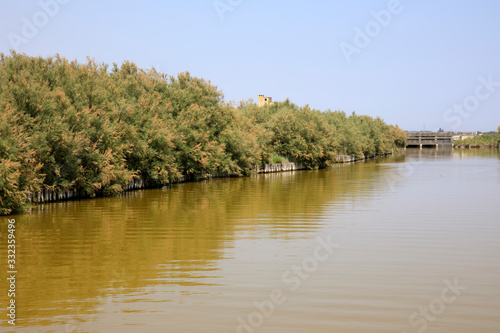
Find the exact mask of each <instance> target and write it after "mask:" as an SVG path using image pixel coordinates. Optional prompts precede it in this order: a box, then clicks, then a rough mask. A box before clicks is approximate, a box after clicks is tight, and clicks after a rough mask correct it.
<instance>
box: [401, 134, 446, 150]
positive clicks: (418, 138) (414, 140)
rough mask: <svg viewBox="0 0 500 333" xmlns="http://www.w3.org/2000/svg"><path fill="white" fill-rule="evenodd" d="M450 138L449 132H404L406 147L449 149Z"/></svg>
mask: <svg viewBox="0 0 500 333" xmlns="http://www.w3.org/2000/svg"><path fill="white" fill-rule="evenodd" d="M452 136H453V133H450V132H406V137H407V140H406V147H420V148H422V147H436V148H437V147H439V146H448V147H451V146H452V145H453V143H452Z"/></svg>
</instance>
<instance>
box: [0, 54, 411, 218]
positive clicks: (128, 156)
mask: <svg viewBox="0 0 500 333" xmlns="http://www.w3.org/2000/svg"><path fill="white" fill-rule="evenodd" d="M405 140H406V137H405V135H404V133H403V132H402V131H401V130H400V129H399V128H398V127H397V126H396V127H393V126H389V125H386V124H385V123H384V122H383V121H382V120H381V119H378V118H377V119H372V118H371V117H368V116H358V115H355V114H354V113H353V114H352V115H351V116H349V117H346V115H345V113H343V112H331V111H327V112H320V111H318V110H313V109H311V108H309V107H308V106H305V107H298V106H297V105H295V104H293V103H292V102H290V101H289V100H288V99H287V100H285V101H284V102H278V103H274V104H273V105H269V106H266V107H258V106H257V105H255V103H253V102H252V101H251V100H249V101H246V102H242V103H240V105H239V106H237V107H233V106H232V105H230V104H226V103H224V102H223V95H222V93H221V92H220V91H219V90H217V87H215V86H213V85H212V84H211V83H210V82H209V81H205V80H203V79H200V78H196V77H192V76H191V75H190V74H189V73H187V72H186V73H180V74H179V75H177V76H176V77H174V76H167V75H165V74H162V73H159V72H157V71H155V70H154V69H151V70H143V69H140V68H138V67H137V66H136V65H135V64H134V63H132V62H124V63H123V64H122V65H121V66H118V65H117V64H113V66H111V68H110V67H109V66H108V65H105V64H98V63H96V62H95V61H94V60H92V59H87V62H86V63H84V64H80V63H77V62H76V61H71V62H70V61H68V60H66V59H64V58H62V57H60V56H55V57H49V58H41V57H29V56H26V55H24V54H18V53H16V52H12V53H11V54H10V55H4V54H1V55H0V214H9V213H14V212H21V211H23V210H24V209H25V208H26V207H27V203H28V202H29V197H30V195H31V194H32V193H34V192H37V191H39V190H42V189H48V190H52V191H54V192H56V193H57V192H62V191H75V192H77V193H79V194H80V195H83V196H88V197H92V196H100V195H111V194H115V193H120V192H122V191H123V190H124V188H125V186H126V184H127V183H129V182H130V181H132V180H134V179H136V178H140V179H142V180H143V181H144V182H145V184H146V185H147V186H159V185H163V184H169V183H172V182H177V181H179V180H181V179H187V180H197V179H199V178H201V177H212V176H221V175H224V176H227V175H238V176H242V175H249V174H251V173H252V172H253V170H254V168H253V167H254V166H255V165H263V164H266V163H269V162H270V161H271V162H272V163H279V162H284V161H293V162H300V163H302V164H303V165H304V166H306V167H308V168H320V167H325V166H328V165H329V164H330V163H332V162H333V161H334V160H335V156H336V155H338V154H347V155H357V156H363V155H364V156H369V155H375V154H383V153H387V152H389V151H390V150H391V149H393V148H394V147H396V146H404V143H405Z"/></svg>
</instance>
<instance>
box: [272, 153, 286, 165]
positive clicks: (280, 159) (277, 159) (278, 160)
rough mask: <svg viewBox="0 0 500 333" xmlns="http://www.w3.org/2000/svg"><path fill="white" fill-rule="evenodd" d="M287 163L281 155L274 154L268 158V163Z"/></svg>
mask: <svg viewBox="0 0 500 333" xmlns="http://www.w3.org/2000/svg"><path fill="white" fill-rule="evenodd" d="M288 162H289V161H288V159H287V158H286V157H283V156H281V155H276V154H274V155H273V156H271V157H270V158H269V163H288Z"/></svg>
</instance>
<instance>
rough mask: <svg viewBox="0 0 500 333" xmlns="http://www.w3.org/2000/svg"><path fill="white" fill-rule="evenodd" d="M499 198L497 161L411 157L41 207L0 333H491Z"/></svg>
mask: <svg viewBox="0 0 500 333" xmlns="http://www.w3.org/2000/svg"><path fill="white" fill-rule="evenodd" d="M499 198H500V154H499V152H498V151H497V150H453V151H452V150H444V149H439V150H435V149H428V150H427V149H424V150H408V151H407V154H406V155H405V156H392V157H388V158H383V159H377V160H374V161H367V162H363V163H355V164H346V165H337V166H335V167H334V168H331V169H328V170H320V171H297V172H288V173H279V174H268V175H259V176H255V177H248V178H238V179H217V180H212V181H207V182H201V183H185V184H179V185H175V186H172V187H170V188H168V189H158V190H145V191H136V192H130V193H128V194H127V195H125V196H122V197H117V198H101V199H96V200H84V201H75V202H64V203H53V204H45V205H40V206H38V208H37V209H36V210H34V211H33V212H32V213H31V214H25V215H18V216H14V218H15V219H16V223H17V227H18V229H17V231H16V233H17V234H16V239H17V244H16V245H17V251H18V253H17V261H18V262H17V266H18V267H17V269H18V274H17V287H16V289H17V291H18V292H17V293H16V302H17V304H18V307H17V316H18V321H17V325H16V329H15V330H13V329H12V327H10V325H8V324H7V321H6V311H5V306H4V304H6V302H7V301H8V299H7V290H8V284H7V280H6V279H2V280H1V281H0V301H1V302H2V309H1V310H0V320H1V323H0V331H2V332H7V331H13V332H143V333H145V332H275V333H280V332H287V333H288V332H347V333H349V332H352V333H354V332H355V333H363V332H405V331H406V332H418V331H422V332H423V331H425V332H454V333H456V332H467V333H469V332H479V333H481V332H499V331H500V283H499V281H500V242H499V239H500V205H499ZM6 225H7V218H2V219H1V220H0V228H1V233H2V237H1V239H0V246H1V248H2V249H6V248H7V244H6V240H7V239H6V236H5V235H6V230H7V229H6ZM325 242H326V243H328V242H331V243H334V244H335V247H332V248H328V247H327V246H325V245H324V243H325ZM321 244H323V246H322V245H321ZM337 246H338V247H337ZM318 247H320V248H319V249H318ZM329 250H331V251H329ZM4 251H5V253H6V252H7V251H6V250H4ZM2 265H3V266H2V269H3V271H4V272H6V271H7V269H6V266H5V262H4V263H2ZM4 267H5V268H4ZM450 285H452V286H453V285H455V286H456V288H455V290H451V289H450V287H449V286H450ZM273 293H274V294H273ZM273 295H274V296H273ZM276 295H280V297H276ZM272 300H275V301H276V300H279V301H277V302H276V303H271V301H272ZM278 303H279V304H278ZM270 304H272V305H270ZM258 308H260V309H261V310H258Z"/></svg>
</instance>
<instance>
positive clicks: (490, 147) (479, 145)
mask: <svg viewBox="0 0 500 333" xmlns="http://www.w3.org/2000/svg"><path fill="white" fill-rule="evenodd" d="M453 148H459V149H463V148H475V149H493V148H496V149H500V145H494V144H491V145H485V144H473V143H471V144H459V145H453Z"/></svg>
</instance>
